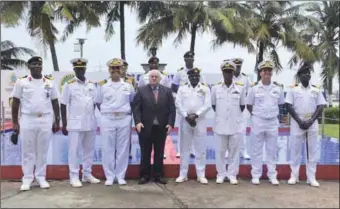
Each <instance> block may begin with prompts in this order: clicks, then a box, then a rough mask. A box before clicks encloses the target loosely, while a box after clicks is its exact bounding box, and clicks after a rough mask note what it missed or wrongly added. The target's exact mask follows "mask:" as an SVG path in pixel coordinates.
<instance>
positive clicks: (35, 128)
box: [20, 114, 53, 184]
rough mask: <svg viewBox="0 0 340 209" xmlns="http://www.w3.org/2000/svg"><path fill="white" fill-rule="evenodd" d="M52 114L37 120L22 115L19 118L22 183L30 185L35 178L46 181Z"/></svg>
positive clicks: (34, 117)
mask: <svg viewBox="0 0 340 209" xmlns="http://www.w3.org/2000/svg"><path fill="white" fill-rule="evenodd" d="M52 122H53V114H45V115H43V116H42V117H40V118H38V117H36V116H33V115H25V114H22V115H21V117H20V140H21V166H22V172H23V174H24V175H23V177H22V182H23V183H27V184H30V183H32V181H33V179H34V174H33V172H34V166H35V178H36V179H37V180H38V181H39V180H45V179H46V165H47V154H48V148H49V145H50V141H51V136H52Z"/></svg>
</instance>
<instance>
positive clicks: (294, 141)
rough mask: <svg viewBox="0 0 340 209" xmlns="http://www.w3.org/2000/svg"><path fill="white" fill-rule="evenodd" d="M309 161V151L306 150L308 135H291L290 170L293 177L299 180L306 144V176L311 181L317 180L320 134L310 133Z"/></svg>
mask: <svg viewBox="0 0 340 209" xmlns="http://www.w3.org/2000/svg"><path fill="white" fill-rule="evenodd" d="M307 138H308V139H307V140H308V159H307V149H306V145H307V144H306V135H305V134H303V135H291V136H290V139H289V149H290V168H291V176H294V177H295V178H296V179H299V169H300V164H301V155H302V145H303V144H305V148H304V149H305V155H304V157H305V158H306V159H307V160H306V174H307V178H308V179H310V180H315V174H316V166H317V162H318V160H319V157H318V151H319V140H318V132H315V131H314V132H308V133H307Z"/></svg>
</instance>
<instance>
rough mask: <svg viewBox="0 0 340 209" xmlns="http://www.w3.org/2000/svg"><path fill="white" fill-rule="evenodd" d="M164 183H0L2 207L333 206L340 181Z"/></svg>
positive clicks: (337, 194)
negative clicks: (317, 183)
mask: <svg viewBox="0 0 340 209" xmlns="http://www.w3.org/2000/svg"><path fill="white" fill-rule="evenodd" d="M173 181H174V180H170V182H169V184H167V185H166V186H163V185H158V184H155V183H150V184H146V185H138V184H137V182H136V181H135V180H130V181H128V185H126V186H121V187H119V186H118V185H114V186H113V187H105V186H104V185H103V183H102V184H99V185H89V184H86V185H84V187H83V188H72V187H71V186H69V184H68V182H67V181H53V182H51V186H52V187H51V188H50V189H48V190H42V189H40V188H37V187H33V188H32V189H31V191H28V192H20V191H19V190H18V189H19V187H20V182H1V208H10V207H12V208H13V207H16V208H19V207H23V208H42V207H44V208H70V207H74V208H136V207H139V208H156V207H162V208H165V207H167V208H198V207H200V208H240V207H252V208H255V207H259V208H262V207H266V208H268V207H271V208H277V207H304V208H306V207H312V208H315V207H323V208H326V207H332V208H339V182H324V181H321V182H320V183H321V187H320V188H312V187H310V186H308V185H306V184H305V182H301V183H300V184H298V185H295V186H289V185H287V184H286V183H285V182H281V185H280V186H279V187H275V186H272V185H270V184H269V183H268V182H267V181H261V185H259V186H254V185H251V184H250V183H249V181H243V180H241V181H240V184H239V185H237V186H233V185H230V184H229V183H224V184H223V185H217V184H215V182H213V180H210V183H209V184H208V185H200V184H198V183H197V182H196V181H194V180H190V181H188V182H185V183H182V184H175V183H174V182H173Z"/></svg>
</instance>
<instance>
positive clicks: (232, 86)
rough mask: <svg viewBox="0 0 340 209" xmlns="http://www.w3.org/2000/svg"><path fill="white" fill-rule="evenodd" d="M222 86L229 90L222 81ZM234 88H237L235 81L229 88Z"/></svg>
mask: <svg viewBox="0 0 340 209" xmlns="http://www.w3.org/2000/svg"><path fill="white" fill-rule="evenodd" d="M222 86H223V87H226V88H228V87H227V85H225V83H224V81H222ZM234 87H235V82H234V81H233V82H232V83H231V85H230V87H229V88H234Z"/></svg>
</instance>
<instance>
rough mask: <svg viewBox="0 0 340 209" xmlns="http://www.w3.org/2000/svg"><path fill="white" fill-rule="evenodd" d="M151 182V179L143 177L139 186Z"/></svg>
mask: <svg viewBox="0 0 340 209" xmlns="http://www.w3.org/2000/svg"><path fill="white" fill-rule="evenodd" d="M149 181H150V179H149V178H146V177H142V178H140V179H139V181H138V184H146V183H148V182H149Z"/></svg>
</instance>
